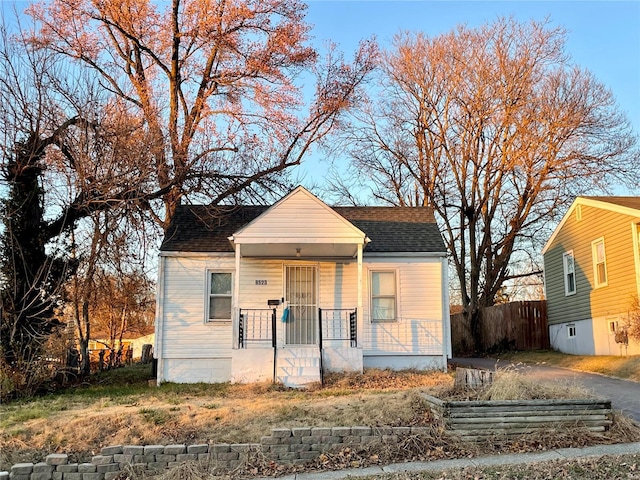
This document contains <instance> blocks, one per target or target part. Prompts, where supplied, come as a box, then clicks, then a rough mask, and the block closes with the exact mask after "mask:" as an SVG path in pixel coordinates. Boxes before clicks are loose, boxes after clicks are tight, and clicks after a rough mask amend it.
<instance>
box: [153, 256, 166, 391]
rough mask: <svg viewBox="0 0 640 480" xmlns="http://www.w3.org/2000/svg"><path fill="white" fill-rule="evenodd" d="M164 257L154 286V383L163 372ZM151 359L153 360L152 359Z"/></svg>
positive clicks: (161, 259) (157, 382)
mask: <svg viewBox="0 0 640 480" xmlns="http://www.w3.org/2000/svg"><path fill="white" fill-rule="evenodd" d="M165 262H166V258H165V257H163V256H162V255H160V262H159V264H158V284H157V286H156V325H155V327H156V328H155V334H154V343H155V345H154V347H153V357H154V358H155V359H156V360H157V362H158V364H157V367H156V369H157V371H156V385H158V386H160V384H161V383H162V372H164V360H163V347H164V346H163V344H162V335H163V333H164V321H165V319H164V275H165ZM152 361H153V360H152Z"/></svg>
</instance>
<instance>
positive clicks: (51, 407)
mask: <svg viewBox="0 0 640 480" xmlns="http://www.w3.org/2000/svg"><path fill="white" fill-rule="evenodd" d="M147 370H148V367H141V366H132V367H126V368H123V369H119V370H117V371H113V372H108V373H106V374H105V375H103V376H99V377H97V378H96V379H95V380H94V382H93V383H92V385H81V386H78V387H75V388H72V389H69V390H67V391H64V392H60V393H55V394H50V395H46V396H43V397H38V398H32V399H28V400H21V401H14V402H11V403H8V404H4V405H0V430H1V431H2V433H3V434H2V436H1V437H0V470H6V469H8V468H9V467H10V466H11V465H12V464H14V463H19V462H25V461H33V462H38V461H42V460H43V458H44V456H45V455H46V454H48V453H53V452H64V453H67V454H71V455H72V459H74V460H76V461H85V460H88V459H89V458H90V456H92V455H94V454H97V453H98V452H99V450H100V448H101V447H103V446H108V445H119V444H124V445H126V444H173V443H186V444H196V443H222V442H225V443H226V442H238V443H244V442H258V441H259V440H260V437H262V436H264V435H268V434H269V433H270V430H271V428H276V427H288V428H291V427H296V426H312V427H313V426H352V425H370V426H411V425H423V426H424V425H428V426H431V427H432V429H431V432H432V435H431V436H428V437H421V438H408V439H406V441H404V443H402V444H401V445H396V446H393V447H390V446H389V445H377V446H372V447H371V448H369V449H367V450H365V451H354V450H350V449H345V451H342V452H338V453H336V454H335V455H324V456H323V457H322V458H320V459H319V460H318V461H317V462H315V463H314V464H311V465H309V466H305V467H304V468H306V469H330V468H344V467H349V466H354V465H357V466H362V465H367V464H371V463H387V462H392V461H399V460H411V459H420V460H428V459H439V458H457V457H463V456H475V455H479V454H482V453H497V452H500V453H504V452H524V451H539V450H546V449H550V448H559V447H572V446H574V447H575V446H584V445H590V444H597V443H616V442H622V441H632V440H634V439H637V438H640V429H639V428H638V427H637V426H636V425H635V424H633V423H631V422H629V421H626V420H625V419H624V418H621V419H620V420H621V421H617V422H616V424H615V426H614V428H613V429H612V431H611V432H609V433H607V434H606V435H604V436H600V437H598V436H593V435H592V434H590V433H589V432H586V431H585V430H584V429H581V428H576V429H575V430H571V431H562V432H558V431H554V432H553V435H549V434H537V435H531V436H528V437H527V438H518V439H504V438H493V439H490V441H487V442H486V443H484V444H473V445H469V444H463V443H461V442H460V441H458V440H456V439H455V438H451V437H448V436H447V434H446V432H444V431H443V430H442V429H441V428H440V427H439V425H438V423H437V422H436V421H434V419H433V418H432V417H431V415H430V413H429V411H428V409H427V408H426V406H425V404H424V402H423V400H422V397H421V393H422V392H426V393H429V394H431V395H435V396H445V395H446V392H448V391H450V390H451V389H452V387H453V375H452V374H450V373H445V372H420V371H403V372H390V371H382V370H370V371H367V372H365V373H364V374H362V375H330V376H328V378H327V379H326V382H325V386H324V387H323V388H320V386H317V387H316V388H311V389H309V390H307V391H299V390H289V389H285V388H283V387H282V386H278V385H272V384H251V385H230V384H215V385H205V384H197V385H177V384H165V385H162V386H161V387H159V388H156V387H150V386H148V383H147V380H148V379H147V377H148V372H147ZM518 382H520V379H517V380H516V379H514V378H510V379H508V380H507V383H511V386H506V387H505V386H504V385H503V386H502V387H500V388H501V390H502V392H503V393H502V394H504V392H505V391H508V390H510V389H511V390H514V386H515V390H517V391H522V390H523V385H524V384H522V383H518ZM527 388H528V389H530V390H531V391H535V392H537V393H538V394H539V393H540V391H541V390H540V386H539V385H538V386H528V387H527ZM476 393H477V392H476ZM185 468H186V467H185ZM272 468H273V466H271V465H265V464H261V465H247V466H246V468H245V469H244V470H243V471H242V472H240V474H241V475H245V476H246V475H247V474H249V475H250V474H251V473H252V472H253V473H254V474H256V475H270V474H274V473H285V472H286V471H288V470H285V471H283V470H281V469H282V468H284V467H281V466H279V467H278V470H275V471H274V470H270V469H272ZM292 468H293V467H292ZM298 468H302V467H298ZM183 474H184V475H183ZM177 475H178V476H180V478H186V479H187V480H189V478H193V480H195V479H196V478H198V479H202V478H209V477H211V475H210V472H200V473H198V472H195V473H194V474H193V475H191V474H189V475H187V474H186V473H185V472H182V474H181V473H179V472H178V473H177ZM168 478H171V477H168Z"/></svg>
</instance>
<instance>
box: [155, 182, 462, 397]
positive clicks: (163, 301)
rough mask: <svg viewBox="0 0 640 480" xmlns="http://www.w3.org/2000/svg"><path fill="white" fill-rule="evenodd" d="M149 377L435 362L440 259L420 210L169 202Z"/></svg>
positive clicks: (443, 315) (270, 374) (313, 374)
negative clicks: (171, 209) (173, 205)
mask: <svg viewBox="0 0 640 480" xmlns="http://www.w3.org/2000/svg"><path fill="white" fill-rule="evenodd" d="M160 251H161V252H160V261H159V280H158V295H157V314H156V315H157V317H156V334H155V345H154V353H155V358H156V359H157V362H158V365H157V381H158V384H160V383H162V382H184V383H191V382H210V383H213V382H226V381H231V382H253V381H277V382H282V383H284V384H285V385H288V386H294V387H295V386H303V385H305V384H308V383H312V382H318V381H321V380H322V375H323V372H326V371H362V370H363V368H367V367H379V368H392V369H403V368H420V369H445V368H446V363H447V358H448V357H450V356H451V342H450V329H449V298H448V279H447V258H446V251H445V247H444V243H443V241H442V237H441V235H440V232H439V230H438V228H437V226H436V223H435V219H434V216H433V212H432V210H431V209H430V208H426V207H415V208H413V207H399V208H396V207H334V208H331V207H329V206H327V205H326V204H325V203H323V202H322V201H320V200H319V199H318V198H317V197H315V196H314V195H312V194H311V193H309V192H308V191H307V190H305V189H304V188H303V187H298V188H296V189H295V190H293V191H292V192H291V193H289V194H288V195H286V196H285V197H284V198H282V199H281V200H280V201H278V202H277V203H275V204H274V205H271V206H240V207H226V208H225V209H222V210H221V209H220V208H217V209H215V210H213V209H210V208H208V207H205V206H193V205H190V206H187V205H183V206H181V207H180V208H179V209H178V210H177V211H176V214H175V216H174V219H173V222H172V224H171V225H170V227H169V228H168V229H167V232H166V235H165V238H164V241H163V243H162V246H161V248H160Z"/></svg>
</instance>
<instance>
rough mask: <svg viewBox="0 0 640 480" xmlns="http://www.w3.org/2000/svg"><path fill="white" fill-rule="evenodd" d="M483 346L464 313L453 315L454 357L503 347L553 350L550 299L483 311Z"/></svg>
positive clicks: (498, 306)
mask: <svg viewBox="0 0 640 480" xmlns="http://www.w3.org/2000/svg"><path fill="white" fill-rule="evenodd" d="M480 331H481V334H482V338H481V339H478V340H480V342H479V344H476V342H474V339H473V337H472V335H471V325H470V323H469V321H468V320H467V319H465V317H464V316H463V314H462V313H456V314H453V315H451V344H452V346H453V353H454V355H462V354H469V353H474V345H475V347H476V349H477V350H480V351H485V352H486V351H489V350H493V349H499V348H513V349H516V350H540V349H547V348H549V328H548V325H547V302H546V300H537V301H528V302H511V303H505V304H502V305H495V306H493V307H487V308H484V309H482V320H481V325H480Z"/></svg>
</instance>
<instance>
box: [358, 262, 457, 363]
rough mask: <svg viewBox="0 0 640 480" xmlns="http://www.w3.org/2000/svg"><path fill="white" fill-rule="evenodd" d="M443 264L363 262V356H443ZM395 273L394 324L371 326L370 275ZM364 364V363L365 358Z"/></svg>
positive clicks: (382, 323)
mask: <svg viewBox="0 0 640 480" xmlns="http://www.w3.org/2000/svg"><path fill="white" fill-rule="evenodd" d="M441 266H442V264H441V262H440V260H439V259H437V258H433V259H424V260H422V261H417V260H416V259H395V260H394V261H389V260H385V259H377V260H376V261H372V260H369V259H367V260H366V262H365V263H364V267H365V273H364V274H363V281H364V282H365V285H364V288H363V297H364V298H363V310H364V312H363V317H364V332H363V334H364V338H363V348H364V355H365V357H367V356H376V355H398V354H399V355H436V356H437V355H443V348H446V345H445V343H446V342H444V341H443V340H444V339H445V338H446V337H445V334H444V332H443V319H442V312H443V305H442V300H443V292H442V280H443V279H442V267H441ZM376 270H395V271H396V274H397V277H398V278H397V280H396V281H397V285H398V291H397V302H398V305H397V310H398V311H397V316H398V318H397V321H396V322H381V323H372V322H371V313H370V289H369V281H370V278H371V276H370V273H371V272H372V271H376ZM365 365H367V360H366V358H365Z"/></svg>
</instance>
